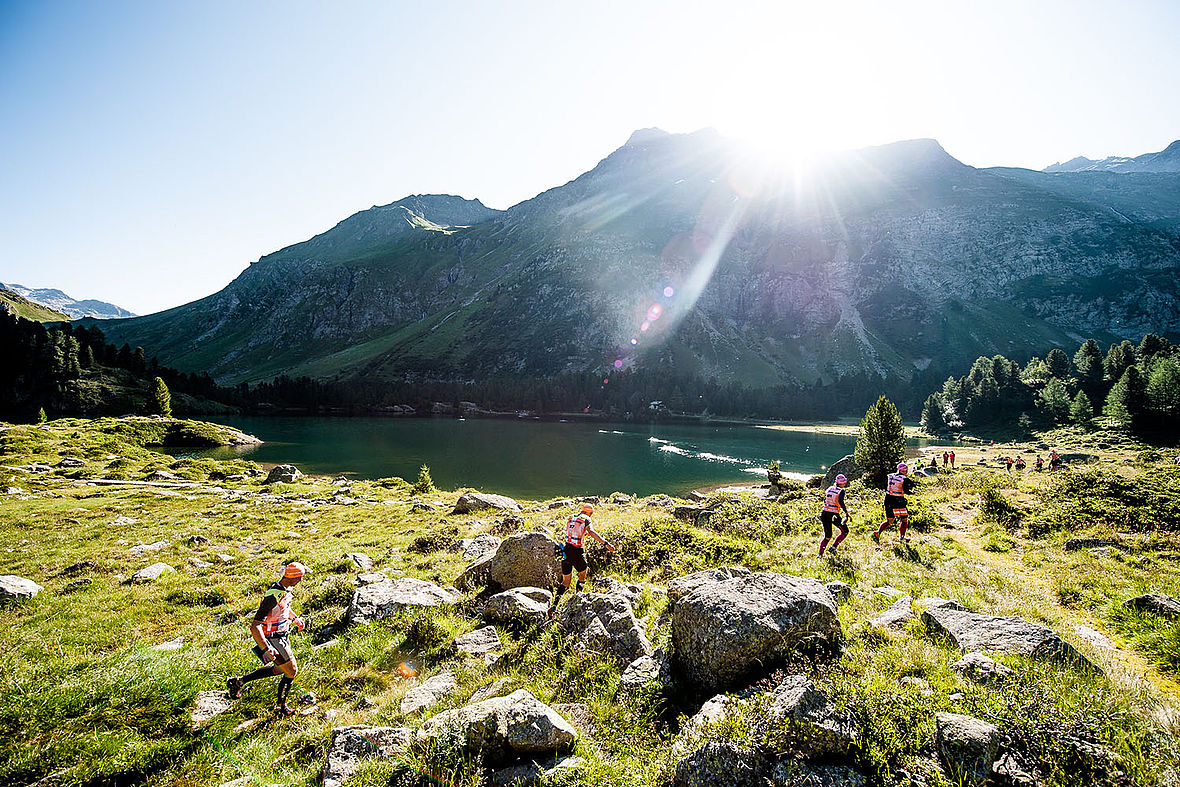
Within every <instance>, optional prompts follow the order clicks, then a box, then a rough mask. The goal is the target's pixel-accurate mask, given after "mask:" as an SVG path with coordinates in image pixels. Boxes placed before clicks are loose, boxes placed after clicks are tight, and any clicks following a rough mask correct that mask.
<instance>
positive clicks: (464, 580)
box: [451, 551, 496, 590]
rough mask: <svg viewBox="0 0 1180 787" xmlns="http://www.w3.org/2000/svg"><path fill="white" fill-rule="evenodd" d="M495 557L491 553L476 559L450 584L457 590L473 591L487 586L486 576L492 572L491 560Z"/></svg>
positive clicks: (493, 553) (494, 554)
mask: <svg viewBox="0 0 1180 787" xmlns="http://www.w3.org/2000/svg"><path fill="white" fill-rule="evenodd" d="M495 557H496V553H495V552H494V551H493V552H488V553H485V554H483V555H481V556H480V557H478V558H476V559H475V561H474V562H472V564H471V565H469V566H468V567H467V568H465V569H463V573H462V574H460V575H459V576H457V577H455V581H454V582H452V583H451V584H452V585H454V586H455V588H456V589H457V590H475V589H476V588H481V587H483V586H484V585H486V584H488V574H489V573H490V572H491V570H492V560H493V559H495Z"/></svg>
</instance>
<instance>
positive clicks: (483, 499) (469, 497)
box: [451, 492, 520, 514]
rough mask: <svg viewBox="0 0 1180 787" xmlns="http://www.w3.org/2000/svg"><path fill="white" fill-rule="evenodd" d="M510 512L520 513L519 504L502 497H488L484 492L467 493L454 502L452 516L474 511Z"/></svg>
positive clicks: (509, 498)
mask: <svg viewBox="0 0 1180 787" xmlns="http://www.w3.org/2000/svg"><path fill="white" fill-rule="evenodd" d="M488 509H494V510H496V511H512V512H514V513H517V514H519V513H520V503H518V502H516V501H515V500H513V499H512V498H511V497H505V496H504V495H489V494H485V493H484V492H467V493H466V494H464V495H463V496H462V497H460V498H459V499H458V500H457V501H456V502H455V507H454V508H453V509H451V513H452V514H472V513H475V512H476V511H486V510H488Z"/></svg>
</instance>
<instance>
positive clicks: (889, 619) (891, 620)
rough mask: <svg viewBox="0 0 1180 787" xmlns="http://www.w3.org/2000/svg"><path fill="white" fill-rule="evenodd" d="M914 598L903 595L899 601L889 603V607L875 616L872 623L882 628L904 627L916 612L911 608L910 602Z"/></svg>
mask: <svg viewBox="0 0 1180 787" xmlns="http://www.w3.org/2000/svg"><path fill="white" fill-rule="evenodd" d="M912 603H913V599H912V598H910V597H909V596H902V597H901V598H899V599H898V600H897V601H894V602H893V603H892V604H890V605H889V608H888V609H886V610H885V611H884V612H882V613H881V614H880V615H878V616H877V617H875V618H873V622H872V625H873V626H874V627H876V628H882V629H903V628H905V627H906V625H907V624H908V623H909V622H910V621H911V620H913V619H914V613H913V612H912V611H911V610H910V604H912Z"/></svg>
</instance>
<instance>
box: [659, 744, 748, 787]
mask: <svg viewBox="0 0 1180 787" xmlns="http://www.w3.org/2000/svg"><path fill="white" fill-rule="evenodd" d="M769 771H770V762H769V759H768V757H767V755H766V754H764V753H763V752H761V751H760V750H758V749H754V748H751V747H748V746H742V745H740V744H737V743H734V742H732V741H711V742H709V743H705V744H703V745H701V746H699V747H697V748H696V749H694V750H693V751H691V752H689V753H688V754H687V755H686V756H685V757H683V758H681V759H680V761H679V762H677V763H676V771H675V773H674V775H673V776H672V787H764V785H765V784H766V777H767V774H768V773H769Z"/></svg>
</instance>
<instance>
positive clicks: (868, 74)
mask: <svg viewBox="0 0 1180 787" xmlns="http://www.w3.org/2000/svg"><path fill="white" fill-rule="evenodd" d="M1178 36H1180V3H1178V2H1172V0H1157V1H1156V2H1150V1H1149V0H1119V1H1118V2H1093V1H1088V0H1063V1H1057V0H1023V1H1022V2H1006V1H997V0H989V1H988V2H956V1H955V0H938V1H937V2H900V1H896V2H881V1H880V0H876V1H874V2H865V3H854V2H835V1H833V0H830V1H829V2H818V1H817V0H807V2H799V3H795V2H767V3H752V2H740V1H735V0H730V2H727V3H719V2H715V1H714V2H701V3H697V2H691V1H690V0H677V2H642V1H640V0H627V1H626V2H614V1H613V0H596V2H593V3H573V2H564V1H559V0H547V1H546V2H523V1H522V2H513V1H512V0H504V2H499V3H489V2H482V1H477V0H471V2H445V1H444V2H437V1H436V2H428V3H422V2H413V3H409V2H397V1H396V0H382V1H381V2H361V1H359V0H357V1H348V0H345V1H344V2H339V3H325V2H300V1H299V0H285V1H284V2H251V1H249V0H246V1H243V0H234V1H233V2H222V1H220V0H167V1H166V2H158V1H157V0H142V1H141V2H127V1H124V0H90V2H61V1H58V0H27V2H5V1H4V0H0V281H5V282H14V283H18V284H24V285H26V286H31V287H56V288H59V289H62V290H65V291H66V292H67V293H69V294H70V295H72V296H74V297H75V298H99V299H102V300H107V301H111V302H113V303H116V304H119V305H120V306H123V307H125V308H128V309H131V310H132V311H135V312H138V313H141V314H144V313H149V312H152V311H158V310H160V309H165V308H169V307H172V306H176V305H179V304H182V303H186V302H188V301H191V300H194V299H196V298H199V297H203V296H205V295H208V294H210V293H212V292H215V291H217V290H219V289H221V288H222V287H224V286H225V285H226V284H227V283H228V282H229V281H230V280H232V279H233V278H234V277H235V276H236V275H237V274H238V273H239V272H240V271H241V270H243V269H244V268H245V267H246V266H247V265H248V264H249V263H250V262H252V261H254V260H256V259H258V257H260V256H262V255H263V254H267V253H269V252H272V251H275V250H277V249H279V248H281V247H283V246H286V245H289V244H291V243H296V242H298V241H301V240H305V239H306V238H308V237H310V236H312V235H314V234H316V233H319V232H322V231H324V230H325V229H328V228H329V227H331V226H332V225H333V224H335V223H336V222H337V221H339V220H341V219H343V218H345V217H347V216H348V215H350V214H352V213H355V212H356V211H358V210H363V209H365V208H368V207H370V206H372V205H378V204H386V203H389V202H392V201H394V200H397V199H400V198H402V197H405V196H407V195H410V194H425V193H448V194H459V195H461V196H464V197H468V198H473V197H477V198H479V199H481V200H482V201H483V202H484V203H485V204H487V205H489V206H491V207H496V208H506V207H509V206H510V205H513V204H515V203H517V202H519V201H521V200H524V199H528V198H529V197H532V196H534V195H536V194H537V193H539V192H541V191H543V190H545V189H547V188H551V187H553V186H557V185H561V184H562V183H565V182H566V181H568V180H570V179H572V178H574V177H577V176H578V175H579V174H581V173H582V172H584V171H586V170H588V169H590V168H591V167H593V166H594V164H596V163H597V162H598V161H599V160H601V159H602V158H604V157H605V156H606V155H608V154H609V153H610V152H611V151H612V150H614V149H615V148H617V147H619V146H620V145H622V144H623V143H624V142H625V141H626V139H627V137H628V136H629V135H630V133H631V132H632V131H633V130H635V129H637V128H645V127H650V126H658V127H660V128H663V129H664V130H666V131H671V132H688V131H694V130H696V129H699V128H702V127H706V126H711V127H713V128H716V129H717V130H718V131H720V132H721V133H722V134H724V135H726V136H730V137H738V138H744V139H749V140H752V141H754V142H755V143H756V144H759V145H760V146H761V147H763V148H764V149H766V150H768V151H770V152H773V153H777V154H781V155H783V156H787V157H789V156H791V155H794V154H797V153H800V152H803V153H806V152H807V151H813V150H816V149H845V148H855V147H863V146H867V145H875V144H882V143H886V142H892V141H896V140H900V139H911V138H915V137H934V138H936V139H938V140H939V141H940V142H941V143H942V145H943V147H944V148H946V149H947V151H948V152H949V153H950V154H951V155H953V156H955V157H956V158H958V159H960V160H961V161H963V162H965V163H967V164H971V165H973V166H977V167H987V166H997V165H1006V166H1021V167H1030V168H1035V169H1040V168H1042V167H1045V166H1047V165H1048V164H1051V163H1053V162H1055V161H1059V160H1065V159H1068V158H1072V157H1073V156H1076V155H1085V156H1088V157H1090V158H1103V157H1105V156H1108V155H1139V154H1142V153H1147V152H1152V151H1157V150H1162V149H1163V148H1164V147H1165V146H1167V145H1168V144H1169V143H1170V142H1172V141H1173V140H1175V139H1177V138H1180V100H1178V98H1177V97H1178V96H1180V46H1177V43H1176V42H1177V40H1178Z"/></svg>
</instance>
